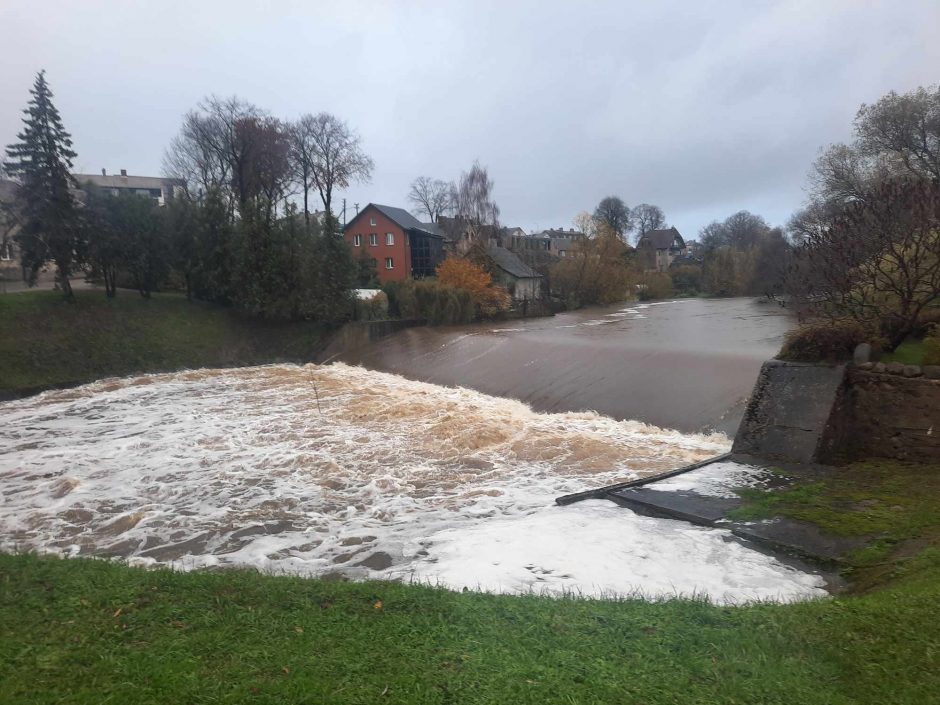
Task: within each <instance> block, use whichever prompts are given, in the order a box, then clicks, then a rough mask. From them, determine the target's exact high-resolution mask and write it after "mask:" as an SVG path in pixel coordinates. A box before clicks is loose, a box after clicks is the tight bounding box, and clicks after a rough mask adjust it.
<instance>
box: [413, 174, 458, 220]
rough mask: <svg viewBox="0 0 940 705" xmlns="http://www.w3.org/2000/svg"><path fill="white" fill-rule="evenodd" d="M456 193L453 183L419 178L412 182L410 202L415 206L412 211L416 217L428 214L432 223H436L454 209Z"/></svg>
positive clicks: (425, 177) (427, 177)
mask: <svg viewBox="0 0 940 705" xmlns="http://www.w3.org/2000/svg"><path fill="white" fill-rule="evenodd" d="M454 192H455V188H454V185H453V184H452V183H448V182H447V181H441V180H440V179H432V178H431V177H430V176H419V177H418V178H417V179H415V180H414V181H412V182H411V190H410V191H408V200H409V201H411V203H412V204H414V206H415V207H414V209H413V210H412V212H413V213H414V214H415V215H423V214H425V213H427V215H428V218H430V219H431V222H432V223H436V222H437V219H438V218H439V217H441V216H442V215H445V214H447V213H449V212H451V211H452V210H453V209H454Z"/></svg>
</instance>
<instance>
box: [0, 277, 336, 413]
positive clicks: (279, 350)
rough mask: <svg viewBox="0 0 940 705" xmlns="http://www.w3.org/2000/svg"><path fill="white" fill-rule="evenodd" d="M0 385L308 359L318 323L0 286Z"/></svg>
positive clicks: (166, 300) (319, 335) (164, 300)
mask: <svg viewBox="0 0 940 705" xmlns="http://www.w3.org/2000/svg"><path fill="white" fill-rule="evenodd" d="M0 331H2V333H3V334H2V335H0V394H4V393H6V394H11V393H13V394H20V393H25V392H29V391H33V390H36V389H41V388H45V387H49V386H56V385H67V384H74V383H77V382H86V381H91V380H94V379H98V378H101V377H108V376H115V375H127V374H133V373H136V372H151V371H169V370H177V369H183V368H195V367H207V366H211V367H218V366H229V365H250V364H260V363H265V362H275V361H283V360H291V361H309V360H310V359H311V358H312V357H313V356H314V354H315V353H316V352H317V351H318V350H320V349H321V347H322V346H323V344H324V342H325V340H326V333H327V332H326V331H325V330H324V328H323V327H322V326H321V325H319V324H316V323H264V322H261V321H258V320H255V319H250V318H247V317H244V316H241V315H239V314H238V313H237V312H235V311H233V310H232V309H228V308H223V307H220V306H213V305H209V304H201V303H193V302H189V301H187V300H186V298H185V297H184V296H181V295H177V294H154V295H153V298H151V299H144V298H142V297H141V296H139V295H137V294H136V293H133V292H124V291H122V292H120V293H119V294H118V296H117V297H116V298H114V299H112V300H108V299H107V298H105V296H104V294H103V293H102V292H100V291H78V292H76V299H75V301H74V302H71V303H69V302H66V301H65V300H63V298H62V296H61V295H59V294H57V293H55V292H52V291H29V292H23V293H11V294H5V295H0Z"/></svg>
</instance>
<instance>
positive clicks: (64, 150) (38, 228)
mask: <svg viewBox="0 0 940 705" xmlns="http://www.w3.org/2000/svg"><path fill="white" fill-rule="evenodd" d="M30 93H31V94H32V98H31V99H30V101H29V104H28V105H27V107H26V109H25V110H23V113H24V114H25V115H26V117H24V118H23V123H24V125H25V128H24V129H23V131H22V132H20V133H19V134H18V135H17V138H18V139H19V142H16V143H14V144H11V145H9V146H8V147H7V150H6V153H7V156H8V157H9V161H8V162H7V163H6V169H7V172H8V173H9V174H10V175H11V176H12V177H13V178H14V179H16V180H17V181H18V183H19V188H18V198H17V201H18V209H19V212H20V215H21V219H22V230H21V232H20V233H19V234H18V235H17V243H18V244H19V246H20V252H21V253H22V264H23V267H24V269H25V270H26V271H27V273H28V277H29V282H30V284H35V282H36V277H37V275H38V274H39V270H40V269H42V267H43V266H44V265H45V264H46V263H47V262H54V263H55V267H56V277H57V279H58V281H59V285H60V286H61V287H62V291H63V292H64V293H65V296H66V298H71V297H72V287H71V285H70V284H69V276H70V275H71V274H72V273H73V268H74V267H75V266H76V265H78V264H80V263H81V258H82V255H83V249H84V248H83V231H82V227H81V223H80V219H79V213H78V209H77V208H76V203H75V198H74V196H73V195H72V190H71V189H72V188H74V187H75V186H76V184H75V182H74V179H73V178H72V175H71V169H72V159H74V158H75V156H76V155H75V152H73V151H72V139H71V136H70V135H69V133H68V132H66V131H65V128H64V127H63V126H62V119H61V117H60V116H59V111H58V110H56V107H55V106H54V105H53V104H52V91H51V90H49V85H48V84H47V83H46V72H45V71H40V72H39V73H38V74H37V76H36V81H35V83H33V87H32V89H30Z"/></svg>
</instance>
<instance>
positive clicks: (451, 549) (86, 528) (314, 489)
mask: <svg viewBox="0 0 940 705" xmlns="http://www.w3.org/2000/svg"><path fill="white" fill-rule="evenodd" d="M0 444H2V445H0V512H2V513H0V549H2V550H6V551H11V550H17V551H25V550H34V551H47V552H49V551H51V552H57V553H61V554H63V555H97V556H111V557H121V558H124V559H127V560H128V561H129V562H131V563H133V564H145V565H150V564H170V565H173V566H175V567H179V568H183V569H192V568H203V567H210V566H228V565H233V566H234V565H240V566H246V565H247V566H255V567H258V568H260V569H263V570H267V571H274V572H287V573H294V574H302V575H311V576H315V575H319V576H324V575H329V574H342V575H344V576H347V577H351V578H366V577H384V578H397V579H405V580H409V579H414V580H419V581H427V582H431V583H440V584H443V585H447V586H449V587H453V588H456V589H460V588H462V587H469V588H471V589H475V588H480V589H486V590H494V591H507V592H515V591H528V590H535V591H540V592H541V591H545V592H551V593H560V592H575V593H580V594H584V595H605V594H614V593H617V594H623V593H630V592H642V593H643V594H647V595H656V596H659V595H673V594H692V593H699V594H703V593H704V594H708V595H710V596H711V597H712V598H714V599H716V600H723V601H741V600H747V599H753V598H764V599H768V598H776V599H796V598H802V597H808V596H813V595H816V594H823V592H822V590H821V587H820V586H821V581H820V579H819V578H817V577H816V576H812V575H807V574H804V573H800V572H799V571H796V570H794V569H792V568H789V567H787V566H784V565H782V564H780V563H778V562H777V561H775V560H774V559H773V558H771V557H768V556H765V555H763V554H761V553H758V552H755V551H751V550H748V549H746V548H744V547H743V546H741V545H740V544H739V543H737V542H734V541H729V540H728V537H727V535H726V534H725V533H724V532H722V531H718V530H711V529H702V528H697V527H692V526H688V525H685V524H683V523H681V522H671V521H664V520H657V519H651V518H647V517H640V516H636V515H634V514H632V513H631V512H629V511H627V510H624V509H621V508H618V507H616V506H614V505H612V504H610V503H608V502H603V501H591V502H585V503H582V504H580V505H576V506H572V507H566V508H559V507H555V506H553V504H552V499H553V497H554V496H556V495H559V494H564V493H566V492H572V491H576V490H580V489H584V488H585V487H591V486H599V485H604V484H609V483H612V482H616V481H619V480H623V479H629V478H632V477H638V476H640V475H643V474H648V473H655V472H658V471H662V470H665V469H669V468H673V467H677V466H679V465H682V464H685V463H689V462H693V461H697V460H701V459H703V458H706V457H708V456H711V455H715V454H718V453H720V452H723V451H725V450H726V449H727V446H728V440H727V438H725V437H724V436H721V435H715V436H702V435H689V434H681V433H678V432H674V431H668V430H663V429H659V428H654V427H651V426H647V425H645V424H642V423H638V422H633V421H615V420H613V419H611V418H607V417H604V416H600V415H597V414H594V413H565V414H540V413H535V412H533V411H532V410H531V409H530V408H529V407H527V406H525V405H524V404H522V403H519V402H515V401H510V400H506V399H500V398H496V397H490V396H486V395H484V394H480V393H477V392H473V391H469V390H466V389H460V388H448V387H441V386H436V385H432V384H424V383H420V382H413V381H410V380H407V379H405V378H403V377H398V376H395V375H390V374H384V373H379V372H372V371H369V370H366V369H364V368H360V367H352V366H347V365H344V364H334V365H330V366H315V365H307V366H303V367H297V366H289V365H279V366H266V367H256V368H244V369H238V370H201V371H195V372H184V373H177V374H163V375H148V376H143V377H137V378H127V379H116V380H104V381H101V382H97V383H94V384H90V385H86V386H83V387H79V388H77V389H72V390H66V391H56V392H47V393H45V394H42V395H40V396H38V397H34V398H31V399H27V400H22V401H17V402H11V403H7V404H3V405H0Z"/></svg>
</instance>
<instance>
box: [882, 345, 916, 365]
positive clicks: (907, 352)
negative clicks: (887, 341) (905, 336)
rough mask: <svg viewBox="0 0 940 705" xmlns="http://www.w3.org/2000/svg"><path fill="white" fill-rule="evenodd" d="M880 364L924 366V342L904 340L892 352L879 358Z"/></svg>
mask: <svg viewBox="0 0 940 705" xmlns="http://www.w3.org/2000/svg"><path fill="white" fill-rule="evenodd" d="M880 360H881V362H900V363H903V364H905V365H922V364H924V341H923V340H905V341H904V342H903V343H901V344H900V345H899V346H898V347H897V348H895V350H894V352H892V353H886V354H884V355H882V356H881V358H880Z"/></svg>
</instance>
